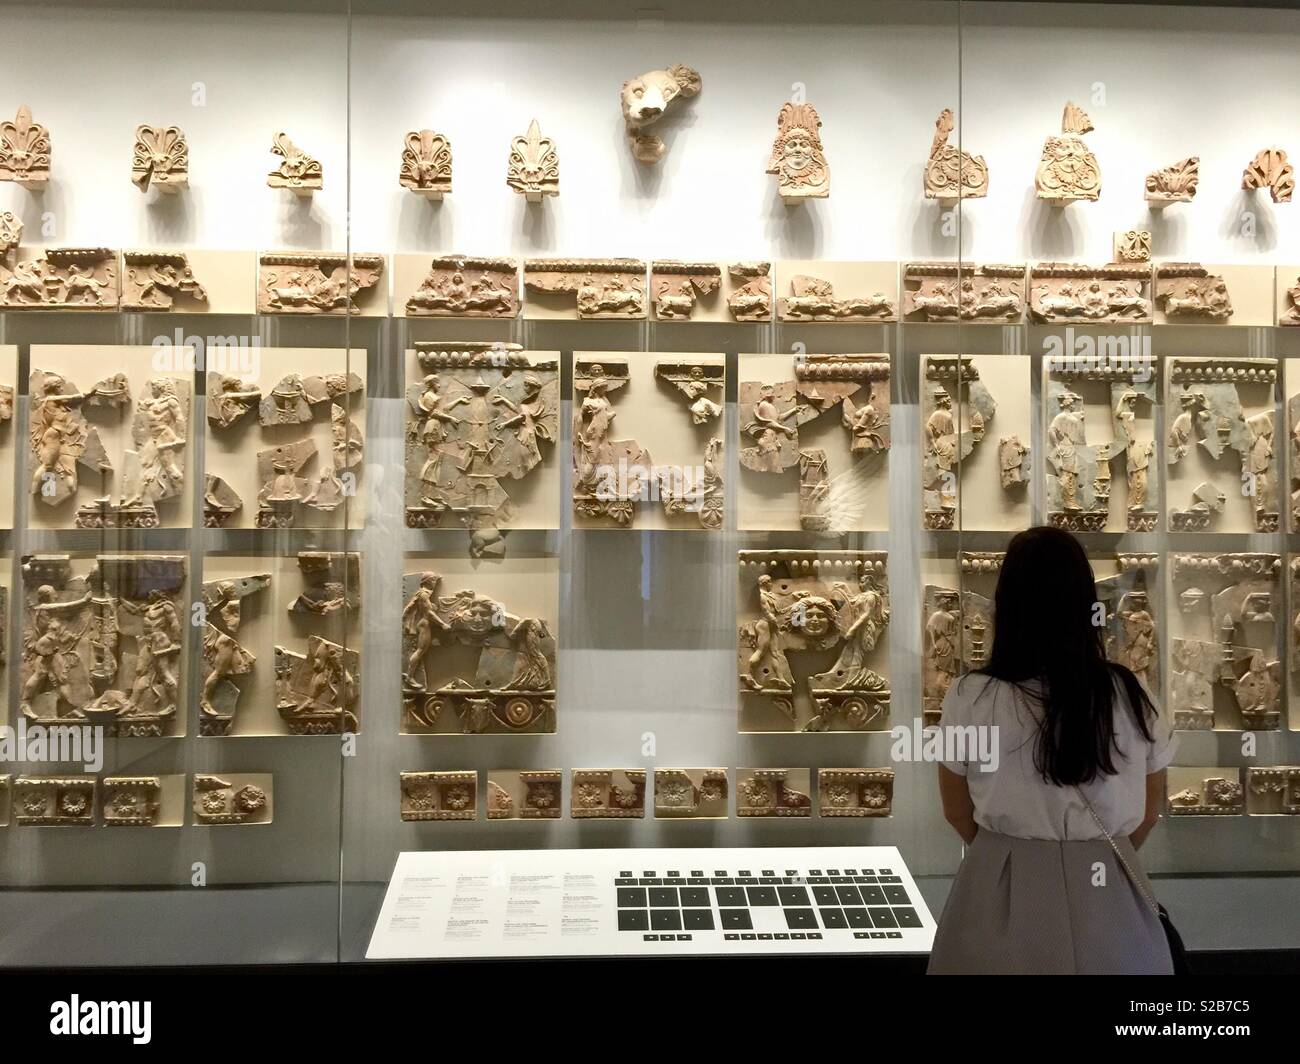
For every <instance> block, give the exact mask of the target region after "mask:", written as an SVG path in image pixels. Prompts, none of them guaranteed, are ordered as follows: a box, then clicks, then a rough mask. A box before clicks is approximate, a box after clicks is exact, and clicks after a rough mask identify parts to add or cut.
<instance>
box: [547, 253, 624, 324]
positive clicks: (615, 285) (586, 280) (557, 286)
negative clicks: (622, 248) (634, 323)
mask: <svg viewBox="0 0 1300 1064" xmlns="http://www.w3.org/2000/svg"><path fill="white" fill-rule="evenodd" d="M524 287H525V288H527V289H529V290H531V291H535V292H541V293H563V294H565V295H572V296H573V297H574V303H575V305H576V309H577V316H578V317H579V318H583V319H598V318H644V317H645V316H646V266H645V263H644V262H640V261H638V260H636V259H528V260H527V261H526V262H525V263H524Z"/></svg>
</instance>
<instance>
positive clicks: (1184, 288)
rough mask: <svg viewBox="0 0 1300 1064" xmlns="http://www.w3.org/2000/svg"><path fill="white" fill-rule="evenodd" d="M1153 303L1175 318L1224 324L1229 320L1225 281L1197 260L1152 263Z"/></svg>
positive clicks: (1230, 317) (1176, 319) (1229, 303)
mask: <svg viewBox="0 0 1300 1064" xmlns="http://www.w3.org/2000/svg"><path fill="white" fill-rule="evenodd" d="M1155 291H1156V295H1155V299H1156V304H1157V305H1158V306H1159V307H1160V309H1161V311H1163V312H1164V315H1165V317H1166V318H1168V319H1170V320H1171V321H1175V322H1180V323H1181V322H1184V321H1186V322H1207V323H1213V324H1224V323H1227V322H1229V321H1231V320H1232V298H1231V297H1230V296H1229V295H1228V285H1227V282H1226V281H1225V280H1224V279H1223V278H1222V277H1221V276H1218V275H1216V274H1212V273H1210V271H1209V270H1207V269H1206V268H1205V267H1204V266H1202V265H1201V264H1200V263H1199V262H1162V263H1159V264H1158V265H1157V266H1156V290H1155Z"/></svg>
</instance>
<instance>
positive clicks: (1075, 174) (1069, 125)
mask: <svg viewBox="0 0 1300 1064" xmlns="http://www.w3.org/2000/svg"><path fill="white" fill-rule="evenodd" d="M1092 130H1093V125H1092V119H1091V118H1089V117H1088V113H1087V112H1086V111H1084V110H1083V108H1081V107H1078V106H1076V105H1075V104H1073V103H1067V104H1066V105H1065V111H1064V113H1063V114H1062V115H1061V132H1060V135H1059V136H1050V137H1048V138H1047V140H1046V141H1044V142H1043V154H1042V157H1041V158H1040V159H1039V161H1038V172H1037V174H1036V175H1035V177H1034V184H1035V186H1036V188H1037V190H1038V198H1039V199H1042V200H1049V201H1051V202H1053V203H1059V204H1065V203H1073V202H1075V201H1076V200H1095V199H1098V198H1099V197H1100V196H1101V168H1100V167H1099V166H1098V165H1097V157H1096V156H1095V155H1093V153H1092V149H1090V148H1089V147H1088V146H1087V145H1086V144H1085V143H1084V141H1083V135H1084V134H1085V133H1091V132H1092Z"/></svg>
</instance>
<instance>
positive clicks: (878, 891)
mask: <svg viewBox="0 0 1300 1064" xmlns="http://www.w3.org/2000/svg"><path fill="white" fill-rule="evenodd" d="M858 892H859V893H860V894H861V895H862V900H863V901H865V902H866V903H867V904H868V905H886V904H888V903H887V902H886V901H885V891H884V889H883V888H882V887H858Z"/></svg>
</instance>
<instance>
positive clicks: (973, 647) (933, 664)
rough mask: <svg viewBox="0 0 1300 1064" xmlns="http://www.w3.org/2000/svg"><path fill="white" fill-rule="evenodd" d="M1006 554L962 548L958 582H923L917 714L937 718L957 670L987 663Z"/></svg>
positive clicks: (925, 719) (936, 720)
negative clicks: (995, 599)
mask: <svg viewBox="0 0 1300 1064" xmlns="http://www.w3.org/2000/svg"><path fill="white" fill-rule="evenodd" d="M1004 557H1005V555H1004V554H1003V553H1002V552H1000V551H963V552H962V553H961V555H960V561H961V572H962V580H961V587H960V589H959V588H956V587H948V586H944V585H940V584H926V585H925V588H924V590H923V591H922V596H921V719H922V722H923V723H924V725H925V727H927V728H928V727H931V726H933V725H936V724H938V723H939V722H940V718H941V716H942V708H943V700H944V698H945V697H946V696H947V694H948V689H949V688H950V687H951V686H952V684H953V682H954V681H955V680H956V679H957V677H958V676H960V675H962V674H964V673H966V672H970V671H972V670H974V669H980V668H983V667H984V666H985V665H987V664H988V657H989V653H990V651H991V650H992V647H993V599H992V592H993V584H994V582H995V581H996V579H997V575H996V574H997V572H998V570H999V569H1001V567H1002V559H1003V558H1004Z"/></svg>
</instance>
